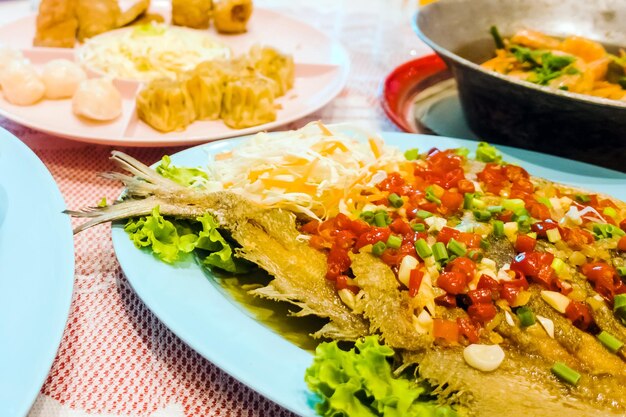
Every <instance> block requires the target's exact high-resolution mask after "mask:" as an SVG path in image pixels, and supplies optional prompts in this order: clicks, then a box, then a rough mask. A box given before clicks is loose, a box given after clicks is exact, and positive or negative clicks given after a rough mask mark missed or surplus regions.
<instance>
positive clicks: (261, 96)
mask: <svg viewBox="0 0 626 417" xmlns="http://www.w3.org/2000/svg"><path fill="white" fill-rule="evenodd" d="M275 89H276V83H274V81H272V80H270V79H269V78H260V77H244V78H241V79H239V80H235V81H230V82H228V83H227V84H226V87H225V88H224V96H223V99H222V113H221V117H222V119H223V120H224V123H226V125H227V126H229V127H232V128H234V129H243V128H246V127H250V126H257V125H260V124H263V123H269V122H272V121H274V120H276V106H274V91H275Z"/></svg>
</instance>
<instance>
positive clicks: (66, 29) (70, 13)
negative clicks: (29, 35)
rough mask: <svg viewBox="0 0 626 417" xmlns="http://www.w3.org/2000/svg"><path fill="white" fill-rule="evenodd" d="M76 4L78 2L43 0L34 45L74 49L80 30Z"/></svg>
mask: <svg viewBox="0 0 626 417" xmlns="http://www.w3.org/2000/svg"><path fill="white" fill-rule="evenodd" d="M76 4H77V3H76V0H41V2H40V3H39V13H38V15H37V23H36V33H35V38H34V39H33V45H34V46H46V47H56V48H72V47H74V43H76V31H77V30H78V20H77V18H76V10H75V9H76Z"/></svg>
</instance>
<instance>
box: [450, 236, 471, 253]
mask: <svg viewBox="0 0 626 417" xmlns="http://www.w3.org/2000/svg"><path fill="white" fill-rule="evenodd" d="M448 250H449V251H450V252H452V253H453V254H455V255H456V256H464V255H465V254H466V253H467V248H466V247H465V244H463V243H461V242H459V241H456V240H454V239H450V240H449V241H448Z"/></svg>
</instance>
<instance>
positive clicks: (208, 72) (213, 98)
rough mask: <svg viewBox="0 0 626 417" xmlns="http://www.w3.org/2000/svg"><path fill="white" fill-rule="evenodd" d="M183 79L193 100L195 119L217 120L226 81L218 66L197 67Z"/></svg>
mask: <svg viewBox="0 0 626 417" xmlns="http://www.w3.org/2000/svg"><path fill="white" fill-rule="evenodd" d="M209 63H212V62H209ZM209 63H207V64H209ZM184 78H185V83H186V85H187V90H188V91H189V94H190V96H191V99H192V100H193V105H194V108H195V111H196V118H197V119H198V120H215V119H219V117H220V113H221V110H222V96H223V92H224V83H225V80H226V74H225V73H224V71H222V70H221V69H220V68H219V66H218V65H199V66H198V67H197V68H196V69H195V70H193V71H190V72H189V73H188V74H186V76H185V77H184Z"/></svg>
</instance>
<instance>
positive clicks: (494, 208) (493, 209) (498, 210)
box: [487, 206, 504, 214]
mask: <svg viewBox="0 0 626 417" xmlns="http://www.w3.org/2000/svg"><path fill="white" fill-rule="evenodd" d="M487 211H488V212H489V213H491V214H495V213H502V212H503V211H504V207H502V206H489V207H487Z"/></svg>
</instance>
